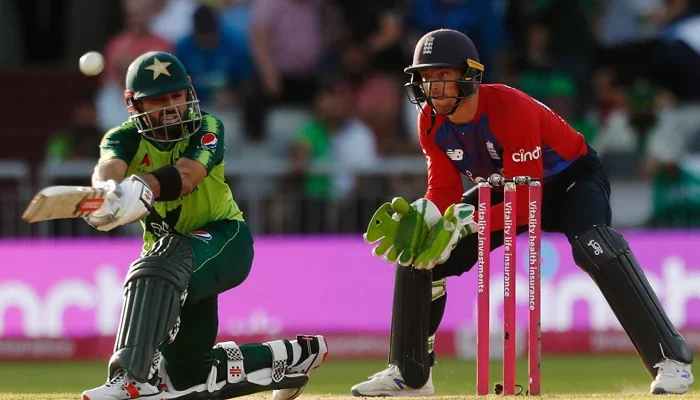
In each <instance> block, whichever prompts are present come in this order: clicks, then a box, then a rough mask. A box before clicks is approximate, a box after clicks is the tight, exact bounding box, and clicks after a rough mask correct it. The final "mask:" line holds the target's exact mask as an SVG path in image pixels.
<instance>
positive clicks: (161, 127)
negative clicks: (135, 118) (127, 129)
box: [147, 110, 188, 140]
mask: <svg viewBox="0 0 700 400" xmlns="http://www.w3.org/2000/svg"><path fill="white" fill-rule="evenodd" d="M154 114H155V113H149V114H148V118H147V120H148V125H149V126H151V127H153V126H156V128H155V129H153V137H154V138H156V139H159V140H173V139H179V138H182V137H183V136H184V135H185V132H184V130H185V127H186V126H188V123H183V122H182V119H183V116H182V115H178V112H177V111H174V110H160V111H158V113H157V115H154ZM154 121H155V123H154Z"/></svg>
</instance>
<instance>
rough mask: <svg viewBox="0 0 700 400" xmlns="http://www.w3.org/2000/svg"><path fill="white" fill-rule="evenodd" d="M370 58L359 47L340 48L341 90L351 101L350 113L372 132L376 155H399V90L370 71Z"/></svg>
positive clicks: (368, 51) (387, 78) (386, 77)
mask: <svg viewBox="0 0 700 400" xmlns="http://www.w3.org/2000/svg"><path fill="white" fill-rule="evenodd" d="M372 54H373V53H372V50H371V49H368V48H367V47H365V46H363V45H362V44H360V43H348V44H346V45H345V46H344V47H343V50H342V51H341V57H340V61H341V63H340V64H341V66H342V68H341V73H342V78H341V79H342V87H343V90H345V92H346V93H347V94H348V96H349V97H350V99H351V103H350V104H348V106H349V107H350V110H351V111H352V112H353V114H354V115H355V116H357V117H358V118H359V119H360V120H361V121H362V122H364V123H365V124H366V125H367V126H368V127H369V128H370V129H371V130H372V132H374V135H375V137H376V142H377V146H378V149H379V151H380V152H381V153H392V152H399V151H400V150H401V149H402V148H403V147H405V144H406V143H407V142H408V140H405V139H401V138H400V132H399V129H400V123H401V121H400V119H399V118H400V111H401V107H402V103H401V95H402V94H403V93H402V89H403V88H402V86H401V85H400V84H399V83H398V82H397V81H396V80H394V79H393V78H392V77H391V76H389V75H388V74H386V73H382V72H377V71H376V70H375V69H374V68H373V63H372ZM402 69H403V68H402Z"/></svg>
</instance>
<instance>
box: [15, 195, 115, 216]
mask: <svg viewBox="0 0 700 400" xmlns="http://www.w3.org/2000/svg"><path fill="white" fill-rule="evenodd" d="M106 193H107V192H106V190H104V189H99V188H93V187H89V186H50V187H47V188H45V189H43V190H42V191H40V192H39V193H37V194H36V196H34V199H32V201H31V203H29V206H27V209H26V210H25V211H24V214H23V215H22V219H23V220H25V221H26V222H29V223H34V222H41V221H48V220H52V219H67V218H83V217H86V216H88V215H89V214H90V213H93V212H95V211H97V210H98V209H99V208H100V207H101V206H102V204H103V203H104V201H105V199H104V197H105V195H106Z"/></svg>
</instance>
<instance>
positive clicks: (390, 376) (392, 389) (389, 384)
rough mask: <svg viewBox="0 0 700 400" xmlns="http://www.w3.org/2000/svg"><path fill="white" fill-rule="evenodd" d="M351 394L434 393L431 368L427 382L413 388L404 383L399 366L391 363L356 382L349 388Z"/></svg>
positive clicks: (402, 394)
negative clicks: (366, 378) (360, 381)
mask: <svg viewBox="0 0 700 400" xmlns="http://www.w3.org/2000/svg"><path fill="white" fill-rule="evenodd" d="M350 392H351V393H352V395H353V396H369V397H377V396H382V397H383V396H401V397H421V396H432V395H433V394H435V386H433V369H432V368H430V376H428V382H426V383H425V385H423V387H421V388H418V389H414V388H412V387H410V386H407V385H406V382H405V381H404V380H403V376H401V371H399V367H398V366H396V365H394V364H391V365H389V368H387V369H385V370H384V371H380V372H378V373H376V374H374V375H372V376H370V377H369V380H367V381H364V382H362V383H358V384H357V385H355V386H353V387H352V388H351V389H350Z"/></svg>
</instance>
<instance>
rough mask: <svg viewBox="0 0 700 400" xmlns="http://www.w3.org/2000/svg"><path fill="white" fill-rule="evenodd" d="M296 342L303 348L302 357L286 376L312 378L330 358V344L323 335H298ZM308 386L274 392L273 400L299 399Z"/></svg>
mask: <svg viewBox="0 0 700 400" xmlns="http://www.w3.org/2000/svg"><path fill="white" fill-rule="evenodd" d="M296 342H297V343H298V344H299V345H300V346H301V357H299V361H297V363H296V364H294V365H292V366H290V367H289V368H287V372H286V375H288V376H292V375H298V374H301V375H306V376H310V375H311V371H313V370H315V369H316V368H318V367H319V366H320V365H321V363H323V361H324V360H325V359H326V357H328V344H327V343H326V339H325V338H324V337H323V336H321V335H314V336H312V335H297V340H296ZM292 343H294V342H293V341H292ZM304 388H306V385H304V386H302V387H300V388H296V389H280V390H273V391H272V400H292V399H295V398H297V397H298V396H299V395H300V394H301V393H302V392H303V391H304Z"/></svg>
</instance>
